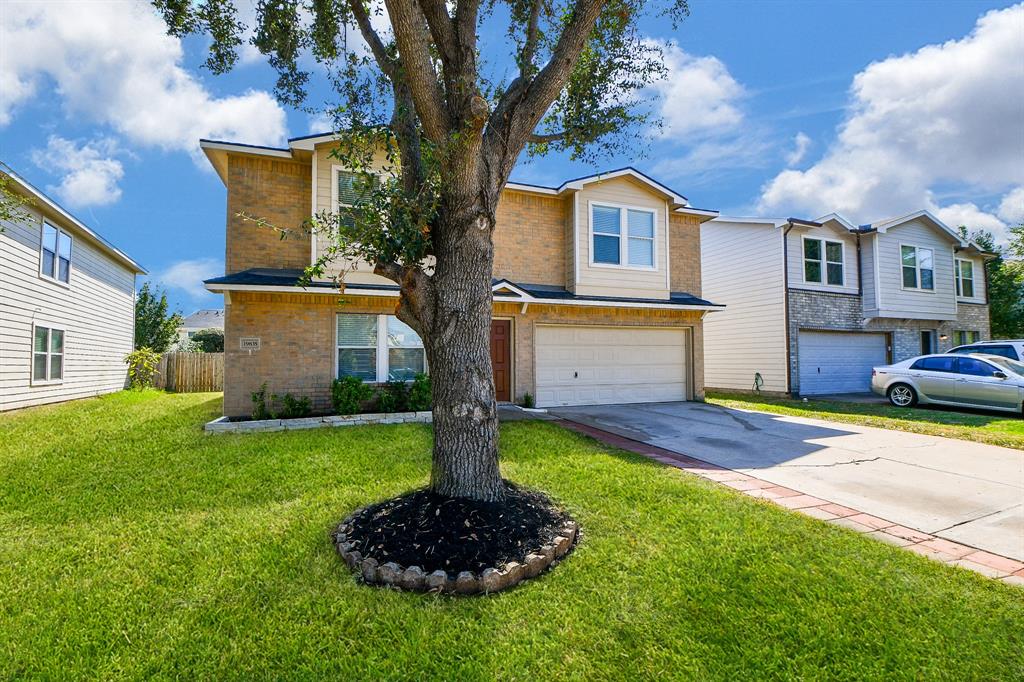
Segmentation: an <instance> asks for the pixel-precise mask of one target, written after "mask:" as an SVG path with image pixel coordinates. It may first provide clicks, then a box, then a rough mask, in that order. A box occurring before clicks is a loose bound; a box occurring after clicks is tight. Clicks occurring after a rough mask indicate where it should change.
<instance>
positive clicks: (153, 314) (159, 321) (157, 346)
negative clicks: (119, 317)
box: [135, 282, 182, 353]
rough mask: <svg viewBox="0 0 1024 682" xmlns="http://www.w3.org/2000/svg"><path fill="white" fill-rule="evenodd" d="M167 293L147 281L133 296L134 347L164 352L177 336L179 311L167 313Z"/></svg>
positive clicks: (179, 324)
mask: <svg viewBox="0 0 1024 682" xmlns="http://www.w3.org/2000/svg"><path fill="white" fill-rule="evenodd" d="M167 307H168V306H167V293H166V292H165V291H163V290H162V289H159V288H157V287H151V286H150V283H149V282H146V283H145V284H143V285H142V288H141V289H139V293H138V295H137V296H136V298H135V348H137V349H139V348H150V349H152V350H153V351H155V352H157V353H166V352H167V349H169V348H170V347H171V345H172V344H173V343H174V341H175V339H177V337H178V327H180V326H181V322H182V317H181V313H178V312H174V313H171V314H170V315H168V314H167Z"/></svg>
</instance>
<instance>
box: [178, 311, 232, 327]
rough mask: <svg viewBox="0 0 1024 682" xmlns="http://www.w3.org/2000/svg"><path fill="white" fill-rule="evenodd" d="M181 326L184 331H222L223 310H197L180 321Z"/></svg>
mask: <svg viewBox="0 0 1024 682" xmlns="http://www.w3.org/2000/svg"><path fill="white" fill-rule="evenodd" d="M181 326H182V327H184V328H186V329H223V328H224V310H223V309H220V308H218V309H216V310H197V311H196V312H194V313H192V314H191V315H188V316H186V317H185V319H184V320H182V321H181Z"/></svg>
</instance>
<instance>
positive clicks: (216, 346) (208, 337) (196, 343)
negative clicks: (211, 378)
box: [189, 329, 224, 353]
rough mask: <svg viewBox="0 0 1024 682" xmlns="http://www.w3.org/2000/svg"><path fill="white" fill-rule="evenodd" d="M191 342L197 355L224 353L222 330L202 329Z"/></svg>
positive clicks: (194, 335) (193, 336)
mask: <svg viewBox="0 0 1024 682" xmlns="http://www.w3.org/2000/svg"><path fill="white" fill-rule="evenodd" d="M189 341H190V342H191V343H192V347H193V350H194V351H195V352H197V353H223V352H224V332H223V331H221V330H220V329H200V330H199V331H197V332H196V333H195V334H193V335H192V338H191V339H189Z"/></svg>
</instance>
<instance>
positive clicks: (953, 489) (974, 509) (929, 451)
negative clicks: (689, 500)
mask: <svg viewBox="0 0 1024 682" xmlns="http://www.w3.org/2000/svg"><path fill="white" fill-rule="evenodd" d="M551 412H552V413H553V414H555V415H557V416H560V417H563V418H565V419H569V420H572V421H576V422H578V423H581V424H587V425H590V426H593V427H596V428H599V429H602V430H605V431H609V432H612V433H616V434H619V435H621V436H625V437H627V438H631V439H633V440H638V441H641V442H643V443H647V444H650V445H653V446H657V447H660V448H664V449H665V450H669V451H671V452H675V453H679V454H682V455H687V456H690V457H693V458H696V459H699V460H703V461H705V462H710V463H712V464H716V465H718V466H721V467H725V468H727V469H732V470H734V471H739V472H742V473H744V474H748V475H750V476H754V477H757V478H758V479H762V480H765V481H770V482H772V483H775V484H777V485H780V486H785V487H788V488H793V489H795V490H799V491H800V492H802V493H805V494H807V495H811V496H814V497H817V498H822V499H825V500H829V501H832V502H835V503H838V504H840V505H845V506H848V507H851V508H854V509H857V510H860V511H862V512H865V513H867V514H870V515H873V516H876V517H880V518H884V519H889V520H891V521H893V522H894V523H898V524H901V525H902V526H906V527H909V528H912V529H916V530H920V531H923V532H925V533H928V534H930V535H934V536H936V537H939V538H945V539H948V540H952V541H955V542H960V543H963V544H966V545H970V546H972V547H978V548H981V549H984V550H987V551H990V552H993V553H995V554H999V555H1002V556H1006V557H1012V558H1014V559H1018V560H1024V451H1020V450H1013V449H1010V448H1002V447H997V446H993V445H984V444H981V443H973V442H969V441H961V440H954V439H949V438H940V437H936V436H925V435H921V434H915V433H907V432H903V431H890V430H886V429H878V428H872V427H866V426H856V425H851V424H840V423H836V422H828V421H823V420H818V419H806V418H802V417H786V416H781V415H773V414H766V413H761V412H750V411H746V410H735V409H729V408H724V407H719V406H716V405H710V404H703V403H655V404H641V405H604V406H590V407H566V408H558V409H553V410H551Z"/></svg>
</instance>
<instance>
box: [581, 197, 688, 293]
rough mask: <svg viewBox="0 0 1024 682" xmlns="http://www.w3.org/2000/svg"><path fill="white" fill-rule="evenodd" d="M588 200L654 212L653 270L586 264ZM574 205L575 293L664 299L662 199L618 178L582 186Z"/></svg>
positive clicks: (664, 206)
mask: <svg viewBox="0 0 1024 682" xmlns="http://www.w3.org/2000/svg"><path fill="white" fill-rule="evenodd" d="M590 202H594V203H598V204H600V203H603V202H604V203H609V204H618V205H624V206H636V207H640V208H644V209H650V210H652V211H654V235H655V240H654V242H655V246H654V255H655V261H654V262H655V268H654V269H643V270H641V269H636V268H628V267H607V266H601V265H591V264H590V208H589V205H590ZM575 205H576V207H577V208H578V210H579V214H578V215H577V216H576V239H577V242H578V246H579V264H578V267H577V272H578V273H579V276H578V279H577V280H576V289H575V291H576V293H577V294H579V295H581V296H633V297H637V298H663V299H667V298H668V297H669V282H668V276H667V270H666V268H667V267H668V265H667V263H668V248H667V246H666V244H667V240H666V238H665V237H666V230H665V215H666V211H667V208H668V204H667V202H666V201H665V199H664V198H663V197H661V196H659V195H657V194H654V193H653V192H651V190H650V188H648V187H646V186H644V185H641V184H639V183H637V182H635V181H633V180H630V179H629V178H625V177H620V178H614V179H612V180H606V181H600V182H593V183H590V184H587V185H585V186H584V187H583V189H581V190H580V191H579V196H578V197H577V198H576V202H575Z"/></svg>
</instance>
